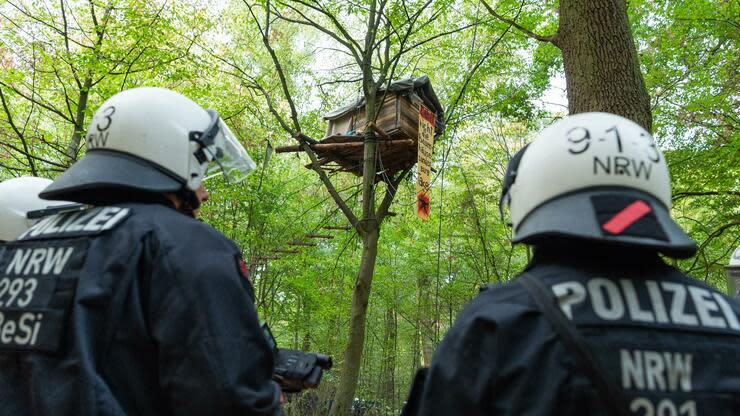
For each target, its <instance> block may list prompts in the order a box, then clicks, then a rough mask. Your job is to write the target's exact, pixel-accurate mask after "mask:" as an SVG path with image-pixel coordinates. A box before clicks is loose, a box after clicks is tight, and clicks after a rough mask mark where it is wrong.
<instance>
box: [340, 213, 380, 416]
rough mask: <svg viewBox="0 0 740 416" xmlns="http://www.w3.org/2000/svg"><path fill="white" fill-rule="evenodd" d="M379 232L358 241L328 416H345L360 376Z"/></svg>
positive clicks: (370, 232) (347, 413) (374, 230)
mask: <svg viewBox="0 0 740 416" xmlns="http://www.w3.org/2000/svg"><path fill="white" fill-rule="evenodd" d="M379 236H380V230H379V227H378V226H377V223H375V227H374V228H372V229H370V230H367V231H366V232H365V235H364V236H363V241H362V259H361V260H360V271H359V273H358V275H357V281H356V282H355V288H354V291H353V292H352V307H351V310H350V318H349V336H348V340H347V348H346V349H345V350H344V362H343V364H342V374H341V377H340V380H341V381H340V384H339V388H338V389H337V394H336V396H335V397H334V403H333V405H332V408H331V412H330V415H331V416H347V415H349V414H350V410H351V407H352V399H354V395H355V391H356V389H357V380H358V378H359V375H360V363H361V360H362V349H363V345H364V343H365V318H366V316H367V304H368V301H369V299H370V286H371V284H372V280H373V272H374V270H375V258H376V257H377V254H378V238H379Z"/></svg>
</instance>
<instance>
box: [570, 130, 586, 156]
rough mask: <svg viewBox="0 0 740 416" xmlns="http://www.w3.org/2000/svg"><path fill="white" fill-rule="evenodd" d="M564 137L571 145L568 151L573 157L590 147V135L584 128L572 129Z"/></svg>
mask: <svg viewBox="0 0 740 416" xmlns="http://www.w3.org/2000/svg"><path fill="white" fill-rule="evenodd" d="M566 135H567V136H568V141H569V142H570V143H572V144H573V145H572V146H570V147H569V148H568V151H569V152H570V153H572V154H574V155H580V154H581V153H583V152H585V151H586V150H588V148H589V146H591V133H590V132H589V131H588V129H587V128H585V127H573V128H572V129H570V130H568V132H567V133H566Z"/></svg>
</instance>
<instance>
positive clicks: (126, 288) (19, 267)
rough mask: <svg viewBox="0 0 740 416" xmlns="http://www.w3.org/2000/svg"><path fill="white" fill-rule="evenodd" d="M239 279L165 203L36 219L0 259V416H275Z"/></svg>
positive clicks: (233, 261) (228, 261) (198, 227)
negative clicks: (37, 220)
mask: <svg viewBox="0 0 740 416" xmlns="http://www.w3.org/2000/svg"><path fill="white" fill-rule="evenodd" d="M240 266H243V262H241V257H240V255H239V251H238V250H237V248H236V247H235V245H234V244H233V243H232V242H231V241H229V240H228V239H227V238H225V237H224V236H223V235H221V234H220V233H219V232H217V231H215V230H214V229H212V228H211V227H210V226H208V225H206V224H203V223H201V222H199V221H197V220H195V219H193V218H190V217H188V216H186V215H183V214H181V213H178V212H177V211H175V210H174V209H173V208H172V207H168V206H165V205H162V204H143V203H126V204H118V205H114V206H110V207H96V208H91V209H88V210H86V211H82V212H76V213H67V214H59V215H56V216H53V217H48V218H46V219H44V220H42V221H41V222H39V223H38V224H36V225H35V226H34V227H33V228H32V229H31V230H29V231H28V232H27V233H25V234H24V235H23V236H21V237H20V238H19V240H17V241H15V242H10V243H8V245H7V246H6V250H5V253H4V255H3V256H2V259H0V302H2V306H1V307H0V313H2V316H0V319H2V322H0V414H1V415H14V416H15V415H17V416H21V415H31V414H33V415H75V416H82V415H168V414H177V415H230V414H240V415H273V414H276V413H277V412H278V411H279V410H278V409H279V387H278V386H277V384H275V383H274V382H273V381H272V380H271V374H272V370H273V356H272V352H271V351H270V349H269V348H268V345H267V343H266V340H265V339H264V337H263V334H262V332H261V330H260V327H259V323H258V319H257V314H256V311H255V308H254V305H253V293H252V289H251V286H250V285H249V283H248V282H247V281H246V273H245V272H244V271H243V270H242V269H241V268H240ZM3 281H4V282H6V283H7V286H8V289H6V290H3V288H4V283H3ZM11 289H12V290H11ZM11 295H12V296H11Z"/></svg>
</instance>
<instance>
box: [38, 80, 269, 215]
mask: <svg viewBox="0 0 740 416" xmlns="http://www.w3.org/2000/svg"><path fill="white" fill-rule="evenodd" d="M86 142H87V153H86V154H85V156H84V157H83V158H82V159H80V160H79V161H78V162H77V163H75V164H74V165H73V166H72V167H70V168H69V169H68V170H67V171H66V172H64V173H63V174H62V175H60V176H59V177H58V178H57V179H56V180H55V181H54V183H53V184H52V185H51V186H49V187H48V188H47V189H46V190H45V191H44V192H42V193H41V197H42V198H44V199H68V200H72V201H77V202H82V203H89V204H100V203H105V202H104V200H106V199H110V194H115V193H130V192H131V191H134V192H136V191H143V192H151V193H161V192H175V191H180V190H185V191H195V190H196V189H198V187H199V186H200V184H201V182H202V180H203V178H204V176H205V174H206V170H207V169H208V167H209V165H210V164H211V162H215V164H216V165H217V166H218V168H220V169H221V170H222V172H223V174H224V175H225V176H226V177H227V179H228V180H229V181H230V182H238V181H240V180H242V179H243V178H244V177H245V176H246V175H247V174H248V173H249V172H251V171H252V170H254V168H255V164H254V162H253V161H252V159H251V158H250V157H249V155H248V154H247V152H246V150H244V147H242V145H241V144H240V143H239V141H238V140H237V139H236V137H235V136H234V134H233V133H232V132H231V130H230V129H229V128H228V126H226V124H225V123H224V122H223V121H222V120H221V119H220V117H219V116H218V113H217V112H216V111H215V110H211V109H209V110H205V109H203V108H201V107H200V106H199V105H198V104H196V103H194V102H193V101H191V100H190V99H189V98H187V97H185V96H183V95H181V94H178V93H176V92H174V91H170V90H168V89H164V88H152V87H145V88H134V89H130V90H126V91H123V92H120V93H118V94H116V95H114V96H112V97H111V98H109V99H108V100H107V101H105V102H104V103H103V104H102V105H101V106H100V108H99V109H98V110H97V111H96V112H95V115H94V116H93V118H92V121H91V122H90V126H89V128H88V132H87V136H86ZM101 200H102V201H101Z"/></svg>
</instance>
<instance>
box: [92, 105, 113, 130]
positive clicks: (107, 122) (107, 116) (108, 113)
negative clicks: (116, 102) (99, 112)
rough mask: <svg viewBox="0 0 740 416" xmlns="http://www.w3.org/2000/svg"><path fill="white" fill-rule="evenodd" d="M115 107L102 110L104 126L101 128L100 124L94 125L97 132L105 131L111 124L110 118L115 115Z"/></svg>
mask: <svg viewBox="0 0 740 416" xmlns="http://www.w3.org/2000/svg"><path fill="white" fill-rule="evenodd" d="M115 112H116V107H113V106H110V107H108V108H106V109H105V110H103V117H105V125H104V126H101V125H100V123H98V124H96V125H95V128H97V129H98V131H106V130H108V128H109V127H110V125H111V123H113V119H112V118H111V116H112V115H113V114H115Z"/></svg>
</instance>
